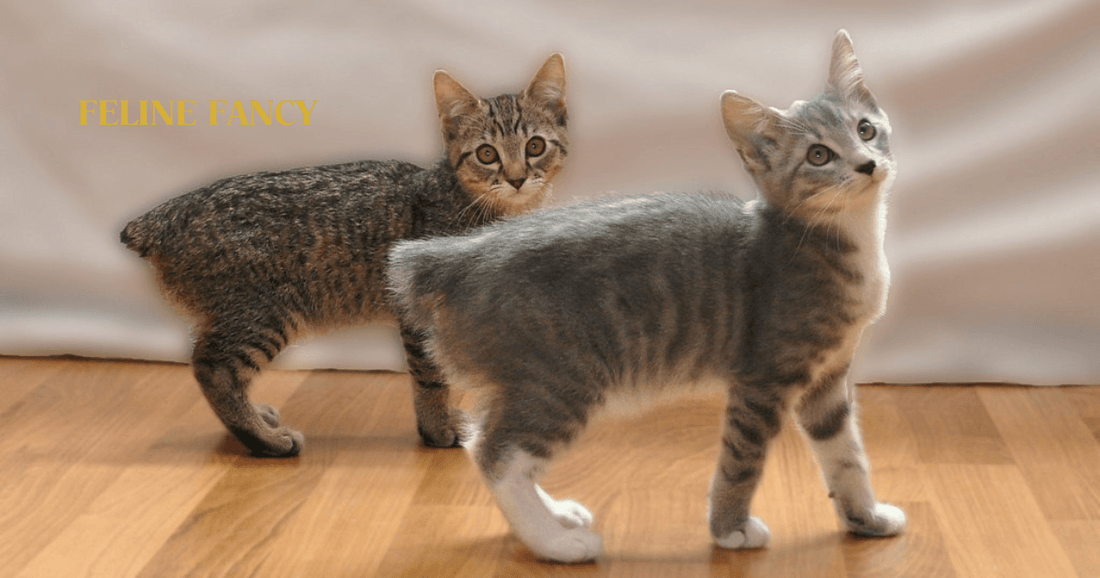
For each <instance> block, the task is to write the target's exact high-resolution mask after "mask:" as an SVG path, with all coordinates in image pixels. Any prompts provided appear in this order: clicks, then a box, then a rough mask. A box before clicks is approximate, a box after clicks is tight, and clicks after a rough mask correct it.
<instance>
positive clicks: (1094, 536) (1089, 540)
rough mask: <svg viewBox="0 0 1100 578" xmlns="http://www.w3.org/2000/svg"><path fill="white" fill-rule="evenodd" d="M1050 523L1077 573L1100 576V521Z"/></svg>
mask: <svg viewBox="0 0 1100 578" xmlns="http://www.w3.org/2000/svg"><path fill="white" fill-rule="evenodd" d="M1050 525H1051V528H1052V529H1053V530H1054V535H1055V536H1057V537H1058V541H1059V542H1061V544H1062V549H1063V550H1064V551H1065V552H1066V555H1068V556H1069V559H1070V561H1072V562H1073V567H1074V568H1076V569H1077V575H1078V576H1080V577H1081V578H1092V577H1093V576H1100V522H1078V521H1068V522H1067V521H1056V522H1051V524H1050Z"/></svg>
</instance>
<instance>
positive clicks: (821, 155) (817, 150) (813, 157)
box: [806, 144, 836, 167]
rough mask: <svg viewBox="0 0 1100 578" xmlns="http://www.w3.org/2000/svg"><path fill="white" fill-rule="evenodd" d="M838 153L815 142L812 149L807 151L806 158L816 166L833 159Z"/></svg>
mask: <svg viewBox="0 0 1100 578" xmlns="http://www.w3.org/2000/svg"><path fill="white" fill-rule="evenodd" d="M835 155H836V153H834V152H833V151H832V150H831V149H830V148H829V147H827V146H825V145H821V144H815V145H813V146H811V147H810V150H809V151H807V152H806V160H807V161H808V162H809V163H810V164H811V165H813V166H815V167H820V166H821V165H823V164H826V163H828V162H829V161H831V160H833V157H834V156H835Z"/></svg>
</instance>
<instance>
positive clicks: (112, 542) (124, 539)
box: [20, 370, 306, 578]
mask: <svg viewBox="0 0 1100 578" xmlns="http://www.w3.org/2000/svg"><path fill="white" fill-rule="evenodd" d="M189 375H190V374H189V372H188V373H186V374H181V373H180V372H179V371H174V370H173V371H170V372H165V371H159V372H155V376H156V377H155V378H154V379H151V380H145V381H143V384H142V387H144V388H151V389H159V390H161V391H163V392H164V394H165V395H167V394H168V391H167V390H168V389H169V388H178V387H180V385H187V386H188V387H192V389H193V391H192V394H191V395H192V397H193V401H194V403H193V404H192V406H191V408H190V410H189V411H188V412H186V413H185V414H184V415H183V416H181V417H180V418H179V419H178V420H165V422H166V423H172V426H171V429H170V431H169V432H168V433H166V434H165V435H164V436H162V438H161V439H160V440H159V441H158V442H156V443H154V444H152V445H151V446H150V448H149V449H148V450H147V451H145V452H144V453H143V454H141V455H140V456H138V457H137V459H136V460H135V461H134V463H133V464H132V465H129V466H128V467H126V468H125V469H124V470H123V471H122V473H121V474H120V475H119V477H118V478H117V479H116V480H115V482H114V483H113V484H111V486H110V487H109V488H107V489H105V490H104V491H103V493H101V494H100V495H99V496H98V498H97V499H96V500H95V501H94V502H92V503H91V504H90V505H89V506H88V508H87V509H86V510H85V511H83V512H82V513H81V514H80V515H79V516H78V517H77V518H76V519H74V520H73V521H72V523H71V524H70V525H69V526H68V527H67V528H66V529H65V531H64V532H62V533H61V534H60V535H59V536H58V537H57V539H55V540H54V541H53V542H51V543H50V544H49V546H48V547H47V548H45V549H44V550H43V551H42V552H41V553H40V554H39V555H38V556H37V557H36V558H35V559H34V560H33V561H32V562H31V563H30V564H29V565H28V566H27V567H26V568H24V570H23V572H22V573H20V576H27V577H31V576H68V577H78V576H102V577H104V578H129V577H132V576H136V575H137V574H138V573H139V572H140V571H141V569H142V568H143V567H144V566H145V565H146V563H147V562H148V561H149V560H150V559H151V558H152V556H153V555H154V554H155V553H156V551H157V550H158V549H160V548H161V547H162V545H163V544H164V542H165V541H167V539H168V538H169V537H170V536H171V535H172V533H173V532H174V531H175V530H176V529H177V527H178V526H179V525H180V524H182V523H183V521H184V519H186V517H187V516H188V515H189V514H190V513H191V512H192V511H193V510H194V509H195V508H196V506H197V505H198V503H199V502H200V501H201V500H202V499H203V498H204V497H205V496H206V494H207V493H209V492H210V490H211V489H213V488H214V486H215V485H216V484H217V483H218V481H219V480H221V478H222V477H223V476H224V475H225V473H226V472H227V471H229V469H230V468H232V467H234V466H235V462H236V459H237V457H238V456H237V455H235V454H228V455H226V454H221V453H219V452H218V449H219V448H221V447H223V446H224V445H225V438H226V436H227V434H226V433H225V431H224V429H223V428H222V427H221V424H220V423H219V422H217V420H216V418H214V416H213V412H212V411H211V410H210V409H209V407H207V405H206V402H205V400H203V399H202V396H201V394H200V393H199V388H198V386H197V384H194V383H191V381H193V380H189V379H188V378H189ZM305 377H306V373H305V372H270V373H268V374H266V375H263V376H261V378H260V379H259V380H258V381H257V384H256V386H255V389H256V390H257V392H258V393H260V394H261V395H264V396H265V397H266V398H268V399H270V398H275V399H280V398H281V399H285V398H286V397H287V396H288V395H289V393H290V392H291V391H293V390H294V389H295V388H297V387H298V385H299V384H300V383H301V382H302V380H303V379H305ZM181 381H182V382H186V383H184V384H181V383H180V382H181ZM173 422H174V423H173ZM165 427H167V425H166V426H165Z"/></svg>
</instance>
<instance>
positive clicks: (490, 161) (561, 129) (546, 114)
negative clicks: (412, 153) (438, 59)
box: [435, 54, 569, 214]
mask: <svg viewBox="0 0 1100 578" xmlns="http://www.w3.org/2000/svg"><path fill="white" fill-rule="evenodd" d="M435 100H436V106H437V107H438V109H439V119H440V122H441V123H442V131H443V143H444V146H445V148H446V153H447V158H448V160H449V161H450V163H451V166H452V167H453V168H454V170H455V174H456V175H458V180H459V182H460V183H461V184H462V187H463V188H464V189H466V191H467V192H469V193H470V194H471V195H473V196H474V198H475V199H476V200H477V202H479V203H482V204H484V205H487V206H491V207H493V208H494V209H495V211H497V212H500V213H503V214H515V213H520V212H523V211H526V210H529V209H532V208H534V207H536V206H538V205H539V204H540V203H541V202H542V201H543V200H544V199H545V198H546V196H547V195H548V194H549V193H550V190H551V185H550V181H551V180H553V178H554V175H556V174H558V171H560V170H561V168H562V164H563V163H564V161H565V155H566V148H567V147H568V146H569V139H568V132H567V131H566V128H565V125H566V118H567V116H568V115H567V113H566V110H565V63H564V62H563V61H562V57H561V55H560V54H553V55H551V56H550V58H549V59H547V61H546V63H545V64H543V65H542V68H541V69H539V71H538V74H536V75H535V78H534V79H533V80H532V81H531V84H530V85H528V86H527V88H526V89H524V91H523V92H521V93H519V94H504V95H501V96H497V97H495V98H490V99H481V98H478V97H476V96H474V95H473V94H472V93H471V92H470V91H468V90H466V88H464V87H463V86H462V85H461V84H459V83H458V82H457V81H456V80H455V79H453V78H451V76H450V75H449V74H447V73H446V72H444V71H442V70H440V71H437V72H436V73H435Z"/></svg>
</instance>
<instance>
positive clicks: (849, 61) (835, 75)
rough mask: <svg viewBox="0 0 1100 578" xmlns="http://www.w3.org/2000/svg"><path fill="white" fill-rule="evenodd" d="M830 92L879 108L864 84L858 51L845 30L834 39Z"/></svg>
mask: <svg viewBox="0 0 1100 578" xmlns="http://www.w3.org/2000/svg"><path fill="white" fill-rule="evenodd" d="M828 90H829V91H831V92H833V93H834V94H837V95H839V96H840V97H841V98H843V99H845V100H855V101H858V102H862V103H864V104H866V105H868V106H871V107H874V108H878V105H877V104H876V103H875V97H874V95H873V94H871V91H870V90H867V86H866V85H865V84H864V83H863V70H862V69H860V67H859V61H858V60H856V51H855V49H853V48H852V38H851V37H850V36H848V31H847V30H844V29H843V28H842V29H840V30H838V31H837V33H836V37H835V38H834V39H833V57H832V61H831V62H830V63H829V85H828Z"/></svg>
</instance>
